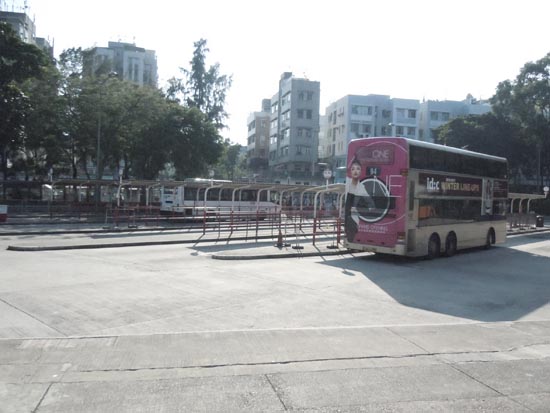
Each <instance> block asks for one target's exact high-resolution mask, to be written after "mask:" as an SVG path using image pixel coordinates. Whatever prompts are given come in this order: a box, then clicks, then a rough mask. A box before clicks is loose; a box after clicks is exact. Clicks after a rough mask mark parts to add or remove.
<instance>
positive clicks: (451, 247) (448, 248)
mask: <svg viewBox="0 0 550 413" xmlns="http://www.w3.org/2000/svg"><path fill="white" fill-rule="evenodd" d="M456 249H457V241H456V235H455V234H454V233H453V232H451V233H450V234H449V235H447V239H446V240H445V256H447V257H452V256H453V255H455V254H456Z"/></svg>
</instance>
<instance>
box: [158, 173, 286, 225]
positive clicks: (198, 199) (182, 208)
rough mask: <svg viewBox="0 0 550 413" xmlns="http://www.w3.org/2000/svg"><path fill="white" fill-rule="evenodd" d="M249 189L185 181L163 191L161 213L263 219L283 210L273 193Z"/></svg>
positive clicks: (223, 183)
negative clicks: (258, 215) (223, 215)
mask: <svg viewBox="0 0 550 413" xmlns="http://www.w3.org/2000/svg"><path fill="white" fill-rule="evenodd" d="M249 186H250V185H246V184H235V183H232V182H231V181H226V180H211V179H204V178H191V179H186V180H185V181H184V182H183V184H182V185H177V186H164V187H163V188H162V191H161V206H160V212H161V214H171V215H183V216H186V217H203V216H204V214H206V215H213V214H230V213H234V214H239V215H241V216H246V215H250V216H252V215H254V214H260V215H261V218H265V217H266V216H267V214H270V213H276V212H278V211H279V210H280V206H279V205H278V204H277V203H276V201H275V199H273V198H274V197H273V195H274V194H273V193H271V192H270V191H269V190H261V188H259V187H256V188H250V187H249ZM258 192H259V199H258Z"/></svg>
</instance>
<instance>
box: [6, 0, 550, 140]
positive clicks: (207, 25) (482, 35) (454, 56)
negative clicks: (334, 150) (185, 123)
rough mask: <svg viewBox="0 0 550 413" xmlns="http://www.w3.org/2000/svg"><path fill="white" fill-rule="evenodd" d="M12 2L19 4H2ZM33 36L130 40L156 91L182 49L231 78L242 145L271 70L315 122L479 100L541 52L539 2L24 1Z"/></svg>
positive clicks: (233, 129) (543, 29) (175, 70)
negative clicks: (363, 101)
mask: <svg viewBox="0 0 550 413" xmlns="http://www.w3.org/2000/svg"><path fill="white" fill-rule="evenodd" d="M3 1H4V3H7V4H11V3H12V2H15V3H18V2H22V0H3ZM28 5H29V6H30V9H29V14H30V15H31V17H32V16H34V18H35V24H36V28H37V29H36V31H37V35H38V36H40V37H46V38H49V39H50V40H54V42H55V54H56V56H57V55H58V54H59V53H60V52H61V51H62V50H63V49H66V48H69V47H83V48H88V47H93V46H107V42H108V41H118V40H121V41H126V42H135V43H136V45H137V46H140V47H145V48H147V49H153V50H155V51H156V54H157V62H158V68H159V86H161V87H164V86H165V84H166V80H167V79H169V78H170V77H172V76H179V67H182V66H184V67H189V61H190V60H191V57H192V52H193V43H194V42H195V41H197V40H198V39H200V38H205V39H207V41H208V47H209V49H210V53H209V54H208V55H207V64H209V65H210V64H214V63H216V62H217V63H219V64H220V66H221V72H222V73H223V74H232V75H233V86H232V88H231V90H230V92H229V95H228V98H227V102H226V104H227V106H226V108H227V111H228V112H229V114H230V119H229V126H230V129H229V130H226V131H224V133H223V134H224V136H225V137H227V138H230V139H231V140H232V141H233V142H238V143H240V144H246V137H247V129H246V121H247V117H248V115H249V113H251V112H254V111H258V110H260V107H261V100H262V98H271V97H272V95H273V94H274V93H275V92H276V91H277V85H278V80H279V77H280V75H281V73H282V72H285V71H291V72H293V73H294V74H295V75H296V76H298V77H307V78H308V79H310V80H316V81H319V82H320V83H321V110H320V111H321V114H324V111H325V107H326V106H327V105H328V104H329V103H331V102H333V101H335V100H337V99H339V98H341V97H343V96H345V95H348V94H357V95H363V94H370V93H377V94H385V95H390V96H392V97H398V98H410V99H419V100H422V99H423V98H425V99H438V100H443V99H452V100H462V99H464V98H465V97H466V95H467V94H468V93H471V94H472V95H474V96H475V97H477V98H489V97H490V96H492V95H493V94H494V92H495V89H496V86H497V84H498V83H499V82H500V81H502V80H505V79H513V78H515V77H516V75H517V74H518V72H519V70H520V68H521V67H522V66H523V65H524V64H525V63H526V62H528V61H534V60H538V59H540V58H542V57H544V56H545V55H546V54H547V53H548V52H550V42H549V40H550V36H549V32H548V16H550V1H548V0H499V1H496V0H495V1H493V0H460V1H451V0H433V1H432V0H416V1H414V0H376V1H375V0H355V1H354V0H338V1H330V2H322V1H319V0H278V1H272V2H266V1H259V0H256V1H254V0H194V1H189V0H179V1H178V0H157V1H139V0H110V1H106V0H95V1H75V0H28Z"/></svg>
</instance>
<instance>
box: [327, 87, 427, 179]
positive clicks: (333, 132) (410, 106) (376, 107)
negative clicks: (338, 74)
mask: <svg viewBox="0 0 550 413" xmlns="http://www.w3.org/2000/svg"><path fill="white" fill-rule="evenodd" d="M418 112H419V101H417V100H413V99H397V98H395V99H392V98H390V97H389V96H387V95H366V96H359V95H347V96H344V97H343V98H341V99H339V100H338V101H336V102H333V103H331V104H330V105H329V106H328V107H327V108H326V110H325V123H324V124H323V125H322V129H323V131H322V133H321V137H322V139H321V140H320V145H319V146H320V147H319V157H320V158H321V160H322V161H323V162H324V163H326V164H327V165H328V167H329V168H330V169H331V170H332V171H333V174H334V181H335V182H343V181H344V180H345V168H346V158H347V148H348V143H349V142H350V141H351V140H352V139H357V138H364V137H369V136H404V137H407V138H411V139H417V136H418Z"/></svg>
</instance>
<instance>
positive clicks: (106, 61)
mask: <svg viewBox="0 0 550 413" xmlns="http://www.w3.org/2000/svg"><path fill="white" fill-rule="evenodd" d="M91 57H92V61H91V66H92V67H91V73H96V72H97V71H98V70H99V69H102V70H103V71H104V72H107V71H114V72H116V73H117V75H118V77H119V78H121V79H123V80H127V81H130V82H133V83H136V84H138V85H140V86H144V85H149V86H153V87H156V86H157V58H156V56H155V51H154V50H146V49H144V48H142V47H137V46H136V45H135V44H131V43H121V42H109V45H108V47H95V48H93V49H91Z"/></svg>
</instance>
